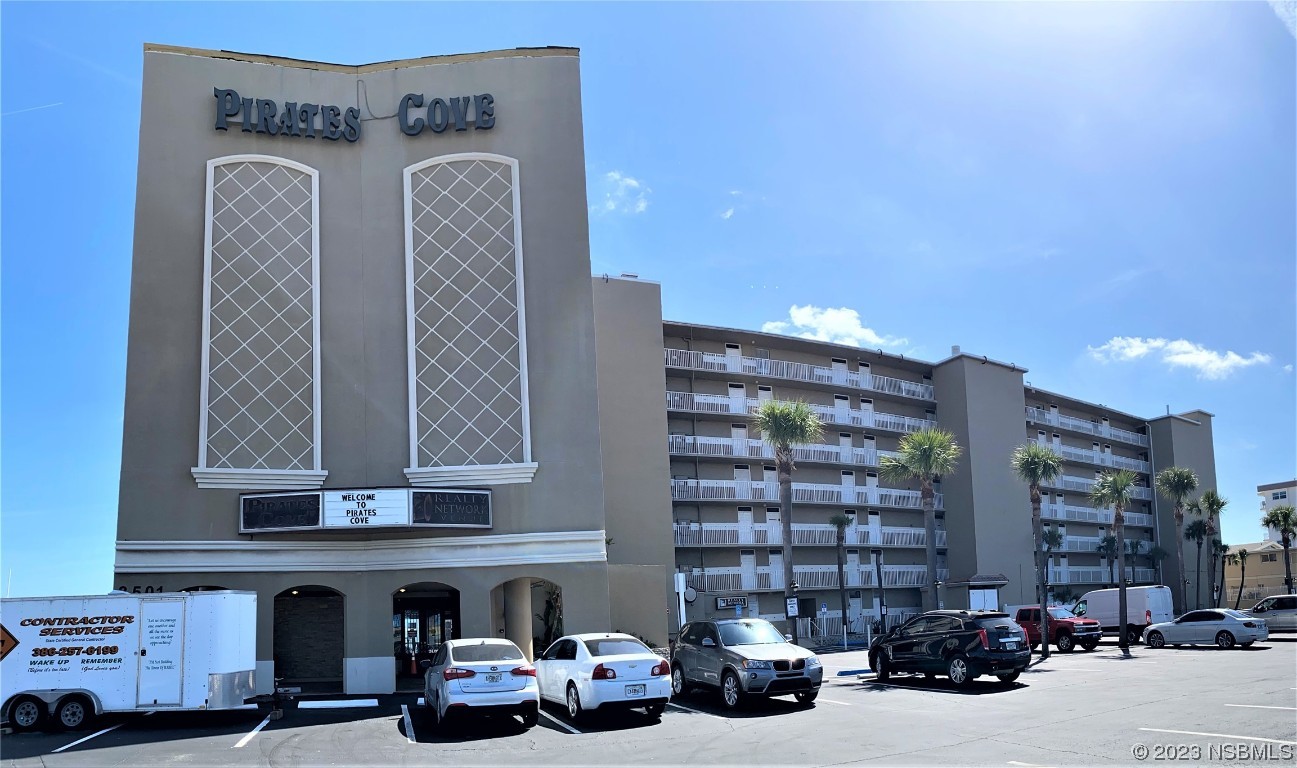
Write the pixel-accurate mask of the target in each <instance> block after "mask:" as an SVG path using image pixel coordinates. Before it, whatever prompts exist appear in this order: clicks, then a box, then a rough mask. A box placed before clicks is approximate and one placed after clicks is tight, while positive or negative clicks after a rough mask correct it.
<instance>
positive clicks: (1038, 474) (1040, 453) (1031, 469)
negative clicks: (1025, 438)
mask: <svg viewBox="0 0 1297 768" xmlns="http://www.w3.org/2000/svg"><path fill="white" fill-rule="evenodd" d="M1009 461H1010V464H1011V465H1012V466H1013V471H1014V473H1015V474H1017V476H1018V478H1019V479H1020V480H1022V481H1023V482H1024V483H1026V484H1028V485H1036V486H1039V485H1043V484H1044V483H1048V482H1050V481H1051V480H1053V479H1054V478H1056V477H1058V475H1059V474H1060V473H1061V472H1062V471H1063V457H1061V456H1059V455H1058V454H1057V453H1054V452H1053V451H1051V450H1050V449H1048V448H1046V447H1045V446H1043V445H1041V444H1040V443H1035V442H1032V443H1024V444H1023V445H1020V446H1018V447H1017V448H1014V449H1013V455H1012V457H1011V458H1010V460H1009Z"/></svg>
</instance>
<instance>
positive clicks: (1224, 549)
mask: <svg viewBox="0 0 1297 768" xmlns="http://www.w3.org/2000/svg"><path fill="white" fill-rule="evenodd" d="M1217 558H1220V585H1219V586H1217V588H1216V596H1215V598H1214V599H1213V600H1212V601H1211V607H1212V608H1219V607H1220V601H1221V600H1222V599H1223V598H1224V597H1225V563H1226V561H1233V560H1234V559H1235V558H1234V556H1233V555H1231V554H1230V552H1229V545H1228V544H1222V543H1221V540H1220V539H1216V540H1215V541H1213V542H1212V560H1213V561H1214V560H1216V559H1217Z"/></svg>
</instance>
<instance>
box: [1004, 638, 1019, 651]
mask: <svg viewBox="0 0 1297 768" xmlns="http://www.w3.org/2000/svg"><path fill="white" fill-rule="evenodd" d="M1001 642H1002V644H1003V645H1004V649H1005V650H1006V651H1016V650H1018V641H1017V640H1003V641H1001Z"/></svg>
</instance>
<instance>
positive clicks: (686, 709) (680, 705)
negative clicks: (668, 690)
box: [667, 699, 827, 720]
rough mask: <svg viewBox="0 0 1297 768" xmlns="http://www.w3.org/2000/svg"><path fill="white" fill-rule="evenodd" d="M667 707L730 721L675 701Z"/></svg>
mask: <svg viewBox="0 0 1297 768" xmlns="http://www.w3.org/2000/svg"><path fill="white" fill-rule="evenodd" d="M825 701H827V699H825ZM667 706H668V707H675V708H676V709H683V710H684V711H686V712H693V713H694V714H695V715H707V716H708V717H714V718H716V719H717V720H728V719H729V718H727V717H722V716H721V715H713V714H712V713H711V712H704V711H702V710H701V709H691V708H689V707H686V706H684V705H683V704H677V703H675V702H674V701H672V702H670V703H668V704H667Z"/></svg>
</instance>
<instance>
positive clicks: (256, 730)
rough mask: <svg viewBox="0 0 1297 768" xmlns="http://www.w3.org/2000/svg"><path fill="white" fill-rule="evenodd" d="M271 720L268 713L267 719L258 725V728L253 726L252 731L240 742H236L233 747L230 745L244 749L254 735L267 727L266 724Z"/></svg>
mask: <svg viewBox="0 0 1297 768" xmlns="http://www.w3.org/2000/svg"><path fill="white" fill-rule="evenodd" d="M269 722H270V715H266V719H265V720H262V721H261V722H260V723H259V724H258V725H257V727H256V728H253V729H252V731H250V732H249V733H248V735H247V736H244V737H243V738H241V739H239V743H238V744H235V745H234V746H233V747H230V749H242V748H243V747H244V746H245V745H246V744H247V743H248V742H249V741H252V737H253V736H256V735H257V732H258V731H260V730H261V729H262V728H265V727H266V724H267V723H269Z"/></svg>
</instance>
